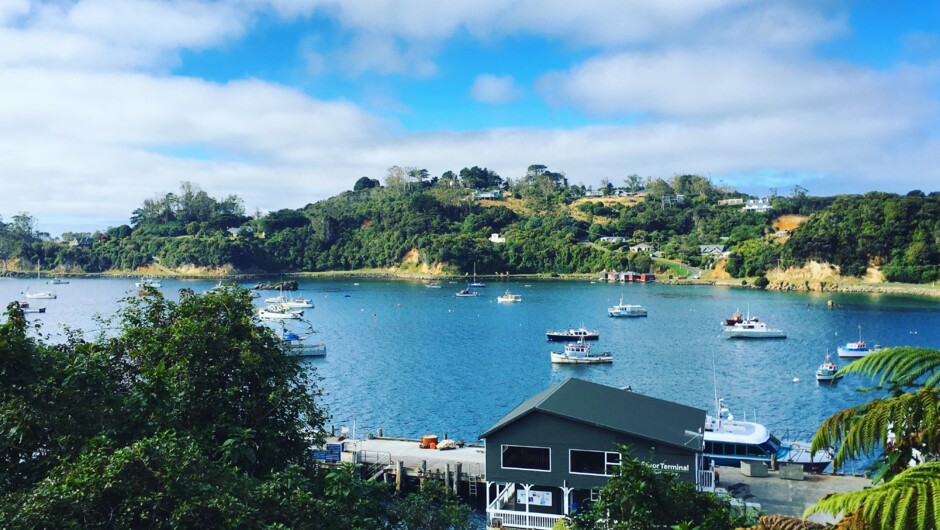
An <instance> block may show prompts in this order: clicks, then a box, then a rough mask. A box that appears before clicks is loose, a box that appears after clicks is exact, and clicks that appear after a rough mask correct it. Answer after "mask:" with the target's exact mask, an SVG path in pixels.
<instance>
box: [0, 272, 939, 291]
mask: <svg viewBox="0 0 940 530" xmlns="http://www.w3.org/2000/svg"><path fill="white" fill-rule="evenodd" d="M34 274H35V272H25V271H3V272H0V277H7V278H30V277H33V275H34ZM47 274H49V275H50V276H56V277H59V278H143V277H146V276H158V277H160V278H173V279H177V280H227V281H242V282H250V281H255V282H260V283H259V285H261V284H275V283H280V282H271V281H270V279H271V278H318V277H320V278H386V279H396V280H419V281H420V280H436V281H455V280H456V281H466V280H467V277H466V276H450V275H439V274H425V273H413V272H400V271H389V270H379V269H367V270H356V271H320V272H289V273H267V274H212V273H210V274H158V275H154V274H152V273H149V274H148V273H141V272H132V271H121V272H108V273H76V272H67V273H59V272H55V273H47ZM477 278H478V279H480V280H483V281H487V282H504V281H511V280H578V281H586V280H598V274H563V275H559V274H518V275H510V274H496V275H482V274H480V275H477ZM657 282H658V283H662V284H664V285H710V286H717V287H732V288H737V289H757V288H758V287H755V286H754V285H753V284H752V282H751V281H747V283H742V280H740V279H689V280H675V279H657ZM764 290H767V291H805V292H832V293H873V294H874V293H882V294H899V295H914V296H924V297H931V298H940V286H938V285H915V284H894V283H887V282H874V283H865V282H863V283H858V282H846V281H822V280H803V279H800V280H791V281H771V283H770V284H769V285H767V286H766V287H765V288H764Z"/></svg>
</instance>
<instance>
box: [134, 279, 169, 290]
mask: <svg viewBox="0 0 940 530" xmlns="http://www.w3.org/2000/svg"><path fill="white" fill-rule="evenodd" d="M135 285H136V286H137V287H153V288H154V289H159V288H161V287H163V284H162V283H160V280H158V279H156V278H153V277H150V276H147V277H144V278H141V279H140V281H139V282H137V283H136V284H135Z"/></svg>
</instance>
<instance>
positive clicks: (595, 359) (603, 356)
mask: <svg viewBox="0 0 940 530" xmlns="http://www.w3.org/2000/svg"><path fill="white" fill-rule="evenodd" d="M612 362H614V357H613V355H611V354H610V352H609V351H605V352H603V353H591V345H590V344H587V343H585V342H584V340H583V339H581V340H579V341H578V342H570V343H568V344H565V349H564V351H561V352H556V351H553V352H552V364H607V363H612Z"/></svg>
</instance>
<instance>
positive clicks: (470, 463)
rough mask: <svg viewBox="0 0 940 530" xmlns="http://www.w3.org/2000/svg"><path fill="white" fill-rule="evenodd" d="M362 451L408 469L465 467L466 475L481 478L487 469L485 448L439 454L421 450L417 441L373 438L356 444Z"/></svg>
mask: <svg viewBox="0 0 940 530" xmlns="http://www.w3.org/2000/svg"><path fill="white" fill-rule="evenodd" d="M355 443H356V444H357V445H358V448H359V450H360V451H366V452H367V453H366V454H368V453H388V454H390V455H391V458H392V460H393V461H395V462H399V461H400V462H402V463H403V464H404V466H405V467H406V468H420V467H421V465H422V463H423V462H427V469H428V470H434V469H443V468H445V467H446V466H447V465H448V464H450V466H451V467H453V466H454V465H456V464H458V463H460V464H463V468H464V472H472V473H474V474H479V475H482V474H483V471H484V470H485V469H486V452H485V450H484V449H483V447H482V446H478V445H467V446H464V447H458V448H457V449H448V450H443V451H441V450H437V449H421V447H420V446H419V445H420V443H419V442H418V441H417V440H402V439H397V438H374V439H372V440H359V441H357V442H355Z"/></svg>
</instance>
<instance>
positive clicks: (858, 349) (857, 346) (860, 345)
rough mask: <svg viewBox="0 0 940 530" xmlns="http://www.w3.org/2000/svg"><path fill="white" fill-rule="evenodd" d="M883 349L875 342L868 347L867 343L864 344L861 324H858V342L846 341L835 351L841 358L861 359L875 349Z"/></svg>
mask: <svg viewBox="0 0 940 530" xmlns="http://www.w3.org/2000/svg"><path fill="white" fill-rule="evenodd" d="M883 349H884V348H882V347H881V346H878V345H877V344H875V345H873V346H872V347H870V348H869V347H868V345H867V344H865V341H863V340H862V326H861V325H859V326H858V342H848V343H846V344H845V346H839V348H838V349H837V351H838V353H839V357H841V358H843V359H861V358H862V357H865V356H866V355H869V354H872V353H875V352H876V351H880V350H883Z"/></svg>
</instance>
